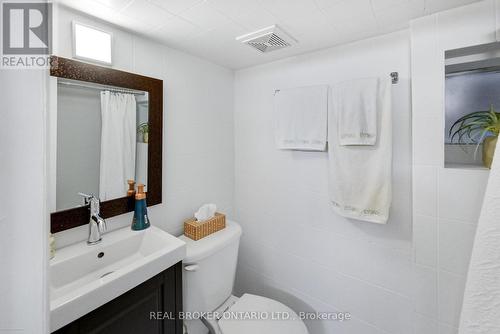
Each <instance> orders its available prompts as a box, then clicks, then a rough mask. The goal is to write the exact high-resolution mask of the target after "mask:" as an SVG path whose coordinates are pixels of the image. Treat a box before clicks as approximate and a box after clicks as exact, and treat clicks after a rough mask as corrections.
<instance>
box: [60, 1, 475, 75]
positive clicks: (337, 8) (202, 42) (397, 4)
mask: <svg viewBox="0 0 500 334" xmlns="http://www.w3.org/2000/svg"><path fill="white" fill-rule="evenodd" d="M476 1H478V0H85V1H82V0H59V1H57V2H59V3H63V4H65V5H67V6H68V7H71V8H74V9H77V10H79V11H82V12H85V13H87V14H89V15H92V16H96V17H98V18H100V19H103V20H105V21H108V22H111V23H113V24H116V25H118V26H121V27H123V28H126V29H128V30H132V31H134V32H137V33H139V34H141V35H145V36H148V37H150V38H153V39H155V40H157V41H160V42H162V43H163V44H165V45H168V46H171V47H173V48H176V49H179V50H182V51H185V52H188V53H190V54H193V55H196V56H199V57H202V58H206V59H208V60H211V61H213V62H215V63H218V64H220V65H223V66H226V67H229V68H233V69H239V68H243V67H248V66H251V65H256V64H261V63H265V62H269V61H272V60H276V59H279V58H284V57H289V56H293V55H297V54H301V53H305V52H308V51H312V50H317V49H322V48H325V47H329V46H333V45H337V44H340V43H345V42H349V41H354V40H359V39H362V38H366V37H370V36H374V35H378V34H383V33H387V32H391V31H396V30H400V29H403V28H406V27H408V24H409V21H410V20H411V19H414V18H417V17H420V16H424V15H428V14H431V13H435V12H438V11H442V10H445V9H449V8H453V7H458V6H462V5H465V4H468V3H472V2H476ZM273 24H278V25H279V26H281V27H282V28H283V29H284V30H285V31H287V32H288V33H289V34H291V35H292V36H293V37H294V38H295V39H297V40H298V44H296V45H294V46H293V47H290V48H285V49H281V50H277V51H274V52H271V53H267V54H261V53H259V52H258V51H256V50H253V49H251V48H250V47H249V46H247V45H243V44H241V43H239V42H237V41H236V40H235V38H236V37H237V36H240V35H243V34H246V33H249V32H252V31H255V30H258V29H261V28H265V27H267V26H270V25H273Z"/></svg>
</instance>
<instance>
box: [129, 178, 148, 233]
mask: <svg viewBox="0 0 500 334" xmlns="http://www.w3.org/2000/svg"><path fill="white" fill-rule="evenodd" d="M149 226H150V224H149V218H148V209H147V205H146V193H145V192H144V185H143V184H138V185H137V193H136V194H135V212H134V220H133V221H132V230H134V231H141V230H145V229H147V228H148V227H149Z"/></svg>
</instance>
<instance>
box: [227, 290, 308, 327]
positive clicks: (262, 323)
mask: <svg viewBox="0 0 500 334" xmlns="http://www.w3.org/2000/svg"><path fill="white" fill-rule="evenodd" d="M219 328H220V330H221V332H222V333H223V334H256V333H258V334H281V333H283V334H307V333H308V331H307V328H306V326H305V325H304V322H302V320H301V319H299V317H298V316H297V314H296V313H295V312H294V311H293V310H292V309H290V308H289V307H288V306H286V305H284V304H282V303H280V302H277V301H275V300H272V299H269V298H265V297H261V296H256V295H251V294H244V295H243V296H242V297H241V298H240V299H239V300H238V301H237V302H236V303H235V304H234V305H233V306H231V307H230V308H229V309H228V310H227V311H226V312H225V313H224V315H223V317H222V318H221V319H220V320H219Z"/></svg>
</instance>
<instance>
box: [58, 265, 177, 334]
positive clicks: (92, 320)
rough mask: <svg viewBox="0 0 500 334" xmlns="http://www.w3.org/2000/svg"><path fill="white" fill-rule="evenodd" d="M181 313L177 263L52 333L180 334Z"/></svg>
mask: <svg viewBox="0 0 500 334" xmlns="http://www.w3.org/2000/svg"><path fill="white" fill-rule="evenodd" d="M181 311H182V263H181V262H179V263H177V264H176V265H174V266H172V267H170V268H169V269H167V270H165V271H164V272H162V273H160V274H158V275H156V276H154V277H153V278H151V279H149V280H147V281H146V282H144V283H142V284H140V285H139V286H137V287H135V288H133V289H132V290H129V291H127V292H126V293H124V294H123V295H121V296H119V297H117V298H116V299H113V300H112V301H110V302H108V303H106V304H104V305H103V306H101V307H99V308H98V309H96V310H94V311H92V312H90V313H88V314H86V315H84V316H83V317H81V318H80V319H77V320H75V321H74V322H72V323H70V324H68V325H66V326H65V327H63V328H61V329H59V330H57V331H55V332H53V333H54V334H90V333H92V334H115V333H116V334H182V320H180V319H179V317H178V316H177V315H178V313H179V312H181ZM153 313H154V314H155V315H154V316H152V314H153ZM155 318H156V319H155Z"/></svg>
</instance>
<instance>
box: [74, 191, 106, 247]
mask: <svg viewBox="0 0 500 334" xmlns="http://www.w3.org/2000/svg"><path fill="white" fill-rule="evenodd" d="M79 195H80V196H82V197H83V199H84V204H85V205H90V220H89V238H88V239H87V244H88V245H95V244H98V243H100V242H101V241H102V234H103V233H104V232H105V231H106V221H105V220H104V218H102V217H101V216H100V202H99V198H97V197H95V196H94V195H87V194H83V193H79Z"/></svg>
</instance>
